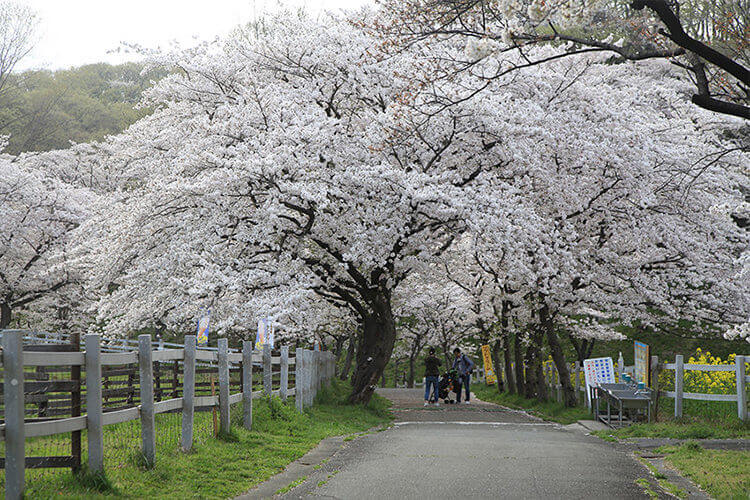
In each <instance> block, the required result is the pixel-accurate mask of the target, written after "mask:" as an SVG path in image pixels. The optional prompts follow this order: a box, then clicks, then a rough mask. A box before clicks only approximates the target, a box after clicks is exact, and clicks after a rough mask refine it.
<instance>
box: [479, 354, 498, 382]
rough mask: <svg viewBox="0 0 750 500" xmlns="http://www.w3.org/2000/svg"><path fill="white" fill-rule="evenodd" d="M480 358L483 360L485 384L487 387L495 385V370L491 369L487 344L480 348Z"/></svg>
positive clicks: (490, 357) (490, 355)
mask: <svg viewBox="0 0 750 500" xmlns="http://www.w3.org/2000/svg"><path fill="white" fill-rule="evenodd" d="M482 358H484V381H485V382H487V385H495V384H496V383H497V376H496V375H495V369H494V368H493V367H492V354H491V353H490V346H488V345H487V344H485V345H483V346H482Z"/></svg>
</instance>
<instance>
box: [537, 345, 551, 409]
mask: <svg viewBox="0 0 750 500" xmlns="http://www.w3.org/2000/svg"><path fill="white" fill-rule="evenodd" d="M537 359H538V360H539V361H538V362H537V364H536V366H535V369H536V383H537V388H536V399H537V401H547V400H548V399H549V393H548V392H547V384H546V383H545V382H544V369H543V367H542V352H541V350H539V353H538V357H537Z"/></svg>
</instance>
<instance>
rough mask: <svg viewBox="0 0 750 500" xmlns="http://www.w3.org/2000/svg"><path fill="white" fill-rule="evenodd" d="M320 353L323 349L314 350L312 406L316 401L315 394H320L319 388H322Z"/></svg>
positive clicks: (312, 355)
mask: <svg viewBox="0 0 750 500" xmlns="http://www.w3.org/2000/svg"><path fill="white" fill-rule="evenodd" d="M320 354H321V351H312V354H311V357H312V363H310V365H311V366H312V391H311V394H310V396H311V397H310V406H312V405H313V403H314V402H315V396H317V395H318V389H320Z"/></svg>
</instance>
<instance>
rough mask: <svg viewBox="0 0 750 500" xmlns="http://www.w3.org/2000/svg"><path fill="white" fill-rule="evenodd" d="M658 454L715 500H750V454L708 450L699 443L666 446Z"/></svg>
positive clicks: (747, 452)
mask: <svg viewBox="0 0 750 500" xmlns="http://www.w3.org/2000/svg"><path fill="white" fill-rule="evenodd" d="M657 451H659V452H661V453H665V454H666V457H665V458H666V460H667V461H668V462H669V463H670V464H671V465H673V466H674V467H675V468H677V469H678V470H679V471H680V472H681V473H682V474H683V475H684V476H686V477H689V478H690V479H692V480H693V481H694V482H695V483H697V484H698V485H699V486H700V487H701V488H703V489H704V490H705V491H706V492H708V494H709V495H711V496H712V497H713V498H721V499H724V498H727V499H747V498H750V474H748V471H750V452H749V451H732V450H704V449H703V448H701V447H700V445H698V444H697V443H687V444H684V445H682V446H677V447H676V446H664V447H662V448H659V449H658V450H657Z"/></svg>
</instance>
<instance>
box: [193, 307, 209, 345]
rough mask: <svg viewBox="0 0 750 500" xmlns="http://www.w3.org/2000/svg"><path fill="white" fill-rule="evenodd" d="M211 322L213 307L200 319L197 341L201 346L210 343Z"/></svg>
mask: <svg viewBox="0 0 750 500" xmlns="http://www.w3.org/2000/svg"><path fill="white" fill-rule="evenodd" d="M210 322H211V309H209V310H208V312H207V313H206V314H204V315H203V316H201V317H200V319H199V320H198V332H197V333H196V339H195V342H196V344H197V345H199V346H201V347H205V346H207V345H208V325H209V323H210Z"/></svg>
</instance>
